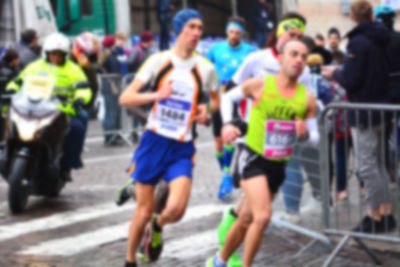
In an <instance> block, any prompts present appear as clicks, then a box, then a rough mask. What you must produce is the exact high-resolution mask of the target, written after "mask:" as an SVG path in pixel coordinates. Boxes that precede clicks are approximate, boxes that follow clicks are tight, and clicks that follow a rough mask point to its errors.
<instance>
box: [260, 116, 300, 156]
mask: <svg viewBox="0 0 400 267" xmlns="http://www.w3.org/2000/svg"><path fill="white" fill-rule="evenodd" d="M295 140H296V125H295V122H294V121H279V120H268V121H267V123H266V135H265V146H264V156H265V157H266V158H271V159H283V158H287V157H290V156H291V155H292V153H293V146H294V142H295Z"/></svg>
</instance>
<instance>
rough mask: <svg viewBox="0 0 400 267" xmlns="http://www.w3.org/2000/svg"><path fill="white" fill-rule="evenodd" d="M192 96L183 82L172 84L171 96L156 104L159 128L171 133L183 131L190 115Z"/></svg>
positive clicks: (191, 91)
mask: <svg viewBox="0 0 400 267" xmlns="http://www.w3.org/2000/svg"><path fill="white" fill-rule="evenodd" d="M192 95H193V90H190V88H188V86H187V85H186V84H185V83H184V82H176V81H175V82H174V83H173V92H172V96H171V97H170V98H168V99H164V100H161V101H159V102H158V107H157V120H158V121H159V122H160V124H161V128H163V129H164V130H169V131H172V132H181V131H185V130H186V128H187V126H188V124H189V120H190V115H191V113H192Z"/></svg>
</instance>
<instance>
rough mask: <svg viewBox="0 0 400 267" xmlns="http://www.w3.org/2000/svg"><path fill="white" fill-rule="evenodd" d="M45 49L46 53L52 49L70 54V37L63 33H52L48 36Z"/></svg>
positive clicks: (44, 45)
mask: <svg viewBox="0 0 400 267" xmlns="http://www.w3.org/2000/svg"><path fill="white" fill-rule="evenodd" d="M43 51H44V52H45V53H47V52H51V51H62V52H64V53H65V54H68V51H69V39H68V38H67V36H65V35H64V34H61V33H58V32H56V33H52V34H50V35H48V36H47V37H46V40H44V44H43Z"/></svg>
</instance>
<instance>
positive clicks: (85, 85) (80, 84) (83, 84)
mask: <svg viewBox="0 0 400 267" xmlns="http://www.w3.org/2000/svg"><path fill="white" fill-rule="evenodd" d="M88 87H90V84H89V82H87V81H84V82H77V83H76V84H75V88H76V89H85V88H88Z"/></svg>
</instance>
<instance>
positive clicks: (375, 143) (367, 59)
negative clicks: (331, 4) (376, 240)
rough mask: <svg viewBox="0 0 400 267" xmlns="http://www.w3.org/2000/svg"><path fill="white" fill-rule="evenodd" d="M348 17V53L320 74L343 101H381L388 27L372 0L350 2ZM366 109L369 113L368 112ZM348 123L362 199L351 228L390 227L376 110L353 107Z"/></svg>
mask: <svg viewBox="0 0 400 267" xmlns="http://www.w3.org/2000/svg"><path fill="white" fill-rule="evenodd" d="M350 17H351V19H352V20H353V21H354V22H355V23H356V26H355V28H354V29H353V30H351V31H350V32H349V33H348V37H349V43H348V46H347V53H348V55H347V57H346V60H345V62H344V64H343V68H341V69H338V68H336V67H333V68H325V69H324V71H323V74H324V76H325V77H327V78H331V77H333V79H334V80H336V81H338V82H339V83H340V85H341V86H342V87H343V88H345V90H346V91H347V95H348V98H349V102H353V103H357V102H361V103H384V102H387V97H388V91H389V90H388V89H389V87H388V72H389V62H388V59H387V44H388V42H389V41H390V31H389V30H388V29H387V28H386V27H385V26H384V25H381V24H379V23H376V22H373V21H372V18H373V12H372V5H371V3H370V2H369V1H367V0H357V1H355V2H353V3H352V4H351V12H350ZM371 114H372V118H371V117H370V116H368V115H371ZM375 115H377V116H375ZM356 117H357V119H356ZM349 123H350V125H351V126H352V129H351V132H352V136H353V140H354V148H355V157H356V163H357V164H356V165H357V166H356V168H357V174H358V176H359V178H360V179H361V180H362V181H363V182H364V186H365V190H366V201H367V205H368V211H367V215H366V216H365V217H364V218H363V219H362V220H361V222H360V224H359V225H357V226H356V227H355V228H354V229H353V230H354V231H361V232H369V233H371V232H376V233H380V232H385V231H386V230H389V231H390V230H393V229H395V227H396V221H395V218H394V217H393V215H392V206H391V203H390V194H389V188H388V173H387V171H386V168H385V166H384V162H383V160H382V157H383V155H382V154H381V153H380V151H381V149H382V146H384V144H383V140H384V138H383V137H382V134H383V132H382V130H381V126H380V123H382V122H380V116H379V114H375V113H372V112H371V113H367V112H359V113H358V116H355V114H354V113H353V112H349Z"/></svg>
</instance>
